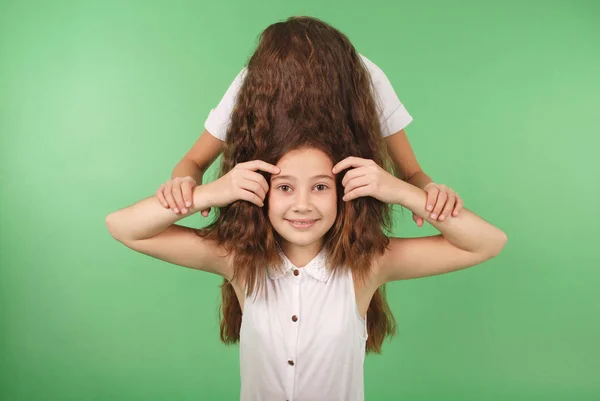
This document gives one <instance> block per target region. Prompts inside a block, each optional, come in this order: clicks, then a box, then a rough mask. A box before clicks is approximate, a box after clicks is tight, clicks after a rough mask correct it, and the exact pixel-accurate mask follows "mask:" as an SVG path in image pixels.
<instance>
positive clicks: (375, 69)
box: [358, 53, 385, 77]
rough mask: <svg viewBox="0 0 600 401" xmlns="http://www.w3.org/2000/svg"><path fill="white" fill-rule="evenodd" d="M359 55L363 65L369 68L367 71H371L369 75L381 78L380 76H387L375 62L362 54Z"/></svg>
mask: <svg viewBox="0 0 600 401" xmlns="http://www.w3.org/2000/svg"><path fill="white" fill-rule="evenodd" d="M358 55H359V56H360V58H361V60H362V62H363V64H364V65H365V67H366V68H367V71H369V74H370V75H371V77H379V76H380V75H384V76H385V73H384V72H383V70H382V69H381V67H379V66H378V65H377V64H375V63H374V62H373V61H371V60H370V59H368V58H367V57H365V56H364V55H362V54H360V53H359V54H358Z"/></svg>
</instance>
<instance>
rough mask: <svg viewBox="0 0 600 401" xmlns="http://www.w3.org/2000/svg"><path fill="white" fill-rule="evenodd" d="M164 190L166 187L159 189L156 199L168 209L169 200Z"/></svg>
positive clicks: (162, 186)
mask: <svg viewBox="0 0 600 401" xmlns="http://www.w3.org/2000/svg"><path fill="white" fill-rule="evenodd" d="M164 189H165V186H164V185H161V186H160V187H159V188H158V191H156V199H158V201H159V202H160V204H161V205H163V206H164V207H166V208H167V209H168V208H169V203H168V202H167V199H165V195H164V194H163V190H164Z"/></svg>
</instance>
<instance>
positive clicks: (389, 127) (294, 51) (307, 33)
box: [156, 17, 463, 227]
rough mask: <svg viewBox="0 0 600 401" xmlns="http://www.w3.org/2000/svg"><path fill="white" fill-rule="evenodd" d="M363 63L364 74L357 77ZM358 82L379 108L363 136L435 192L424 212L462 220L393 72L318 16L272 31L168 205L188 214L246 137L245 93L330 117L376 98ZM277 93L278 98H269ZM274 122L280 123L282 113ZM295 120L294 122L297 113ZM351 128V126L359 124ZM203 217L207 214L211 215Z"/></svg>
mask: <svg viewBox="0 0 600 401" xmlns="http://www.w3.org/2000/svg"><path fill="white" fill-rule="evenodd" d="M359 65H360V66H361V68H360V70H364V71H365V73H364V74H360V75H357V74H355V73H354V71H356V70H357V69H358V66H359ZM363 67H364V68H363ZM352 77H354V78H356V79H359V80H360V81H365V82H366V83H368V84H369V85H370V86H371V87H372V90H373V99H374V100H375V101H376V106H377V121H376V127H372V128H373V129H372V130H371V131H370V132H361V131H356V130H355V132H354V134H355V137H356V138H358V139H359V140H365V141H369V140H370V139H371V138H372V137H373V136H374V135H378V136H380V137H381V136H382V137H384V138H385V142H386V146H387V148H388V149H389V151H390V153H391V155H392V159H393V161H394V164H395V167H396V172H395V174H396V175H397V176H398V177H400V178H402V179H404V180H405V181H407V182H408V183H410V184H413V185H415V186H417V187H419V188H422V189H424V190H425V191H426V192H427V202H425V203H424V204H423V207H424V208H425V209H426V210H427V211H428V212H429V213H430V217H431V218H433V219H437V220H439V221H444V220H445V219H447V218H449V217H455V216H457V215H458V214H459V213H460V211H461V209H462V207H463V202H462V199H461V198H460V196H459V195H458V194H457V193H456V192H454V191H453V190H452V189H451V188H448V187H447V186H445V185H443V184H436V183H434V182H433V181H432V179H431V178H430V177H429V176H428V175H427V174H425V173H424V172H423V170H422V169H421V167H420V166H419V163H418V162H417V159H416V157H415V155H414V153H413V151H412V148H411V145H410V143H409V141H408V139H407V137H406V133H405V132H404V128H405V127H406V126H407V125H408V124H409V123H410V122H411V121H412V116H411V115H410V114H409V113H408V112H407V110H406V108H405V107H404V105H403V104H402V103H401V102H400V100H399V99H398V97H397V96H396V93H395V91H394V89H393V87H392V85H391V84H390V82H389V80H388V78H387V77H386V75H385V73H384V72H383V71H382V70H381V69H380V68H379V67H378V66H377V65H375V63H373V62H372V61H370V60H369V59H367V58H366V57H365V56H363V55H361V54H359V53H357V52H356V50H355V48H354V46H353V45H352V43H351V42H350V41H349V40H348V38H347V37H346V36H345V35H344V34H343V33H341V32H340V31H338V30H337V29H335V28H333V27H332V26H330V25H328V24H326V23H325V22H323V21H320V20H318V19H316V18H311V17H291V18H289V19H287V20H286V21H283V22H278V23H275V24H273V25H271V26H269V27H267V29H265V31H264V32H263V33H262V34H261V37H260V42H259V44H258V47H257V49H256V51H255V53H254V54H253V56H252V58H251V59H250V61H249V63H248V66H247V67H246V68H244V69H243V70H242V71H241V72H240V73H239V74H238V75H237V77H236V78H235V79H234V81H233V82H232V83H231V85H230V87H229V89H228V90H227V91H226V93H225V95H224V96H223V98H222V99H221V101H220V102H219V104H218V106H217V107H216V108H215V109H213V110H212V111H211V112H210V115H209V116H208V119H207V120H206V123H205V128H206V129H205V131H204V132H203V133H202V134H201V135H200V137H199V139H198V140H197V141H196V143H195V144H194V145H193V147H192V148H191V149H190V150H189V151H188V152H187V154H186V155H185V156H184V157H183V158H182V160H181V161H180V162H179V163H178V164H177V165H176V166H175V168H174V169H173V172H172V175H171V178H172V179H171V180H169V181H167V182H166V183H164V184H162V185H161V186H160V188H159V189H158V190H157V192H156V195H157V197H158V199H159V200H160V202H161V204H162V205H163V206H164V207H166V208H170V209H171V210H173V212H175V213H183V214H186V213H187V206H186V204H187V203H189V202H190V201H191V195H192V190H193V189H194V187H195V186H196V185H197V184H201V183H202V176H203V174H204V172H205V171H206V169H208V167H209V166H210V164H211V163H212V162H213V161H214V160H215V159H216V158H217V156H218V155H219V154H220V153H221V152H222V150H223V148H224V142H226V141H227V140H229V141H233V140H235V136H238V135H244V134H246V133H244V132H242V131H240V130H243V129H244V128H243V127H240V126H236V124H235V123H233V122H232V119H231V117H232V115H233V114H234V113H235V110H234V105H235V102H236V99H238V98H239V97H243V96H245V95H244V92H245V91H246V90H248V89H249V88H250V89H252V90H259V91H260V90H267V91H271V92H276V96H278V97H281V98H287V99H288V104H291V102H292V101H295V100H298V98H299V97H301V98H302V99H304V101H307V100H309V101H310V102H311V104H312V105H314V106H315V107H313V108H312V109H311V110H310V112H312V113H315V115H326V114H327V113H328V112H329V110H331V109H332V106H333V105H334V104H335V103H339V104H342V105H345V106H349V104H348V103H352V100H351V98H352V97H355V96H368V95H367V93H370V92H371V89H369V90H368V91H362V92H359V93H355V92H353V90H354V89H356V85H358V86H359V87H362V86H363V82H354V83H352V84H349V83H348V81H349V80H350V79H351V78H352ZM271 95H275V94H274V93H269V96H271ZM354 103H355V104H356V102H354ZM295 106H296V107H295V110H296V111H297V110H304V112H305V114H306V113H308V112H309V110H307V109H306V105H305V104H303V103H302V102H299V103H298V104H296V105H295ZM334 108H335V107H334ZM360 112H361V110H355V109H354V110H353V109H350V108H346V110H345V115H343V116H339V117H344V118H346V117H348V119H349V120H352V119H356V118H357V116H356V113H360ZM346 114H347V115H348V116H346ZM271 117H272V118H277V115H276V114H273V115H272V116H271ZM290 118H293V113H292V114H290ZM348 124H350V125H351V121H349V122H348ZM255 128H258V129H261V127H255ZM375 128H376V129H375ZM351 129H353V128H352V127H351ZM332 135H337V133H336V132H334V133H332ZM202 214H203V215H204V216H207V215H208V210H205V211H203V212H202ZM413 220H414V221H415V223H416V224H417V225H418V226H419V227H421V226H422V225H423V219H422V218H421V217H419V215H417V214H413Z"/></svg>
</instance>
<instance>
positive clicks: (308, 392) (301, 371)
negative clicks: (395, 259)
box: [240, 250, 367, 401]
mask: <svg viewBox="0 0 600 401" xmlns="http://www.w3.org/2000/svg"><path fill="white" fill-rule="evenodd" d="M282 257H283V259H284V267H283V271H282V272H280V271H278V270H275V269H269V274H268V278H267V283H266V289H267V292H268V297H265V296H264V293H261V294H258V295H257V296H254V295H252V296H250V297H246V299H245V301H244V314H243V318H242V327H241V331H240V374H241V400H242V401H286V400H288V401H316V400H318V401H333V400H339V401H342V400H343V401H362V400H363V399H364V376H363V365H364V358H365V346H366V340H367V328H366V320H365V319H363V318H362V317H361V316H360V313H359V311H358V308H357V305H356V297H355V294H354V284H353V280H352V274H351V272H350V271H349V270H345V271H344V270H339V271H338V272H337V273H335V274H331V273H330V270H329V269H327V267H326V264H325V250H323V251H321V252H320V253H319V254H318V255H317V256H316V257H315V258H314V259H313V260H312V261H310V262H309V263H308V264H307V265H306V266H305V267H302V268H297V267H296V266H294V265H293V264H292V262H291V261H290V260H289V259H287V258H286V257H285V255H283V254H282Z"/></svg>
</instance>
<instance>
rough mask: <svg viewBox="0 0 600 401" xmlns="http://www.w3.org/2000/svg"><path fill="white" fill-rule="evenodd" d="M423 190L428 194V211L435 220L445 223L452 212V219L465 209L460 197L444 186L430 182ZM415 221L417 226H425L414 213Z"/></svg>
mask: <svg viewBox="0 0 600 401" xmlns="http://www.w3.org/2000/svg"><path fill="white" fill-rule="evenodd" d="M423 190H424V191H425V192H427V203H426V210H427V211H429V212H431V216H430V217H431V218H432V219H434V220H436V219H437V220H439V221H444V220H446V219H447V218H448V216H450V213H451V212H452V217H456V216H458V214H459V213H460V211H461V210H462V208H463V201H462V199H461V198H460V196H459V195H458V194H457V193H456V192H454V191H453V190H452V189H451V188H448V187H447V186H445V185H443V184H436V183H433V182H430V183H429V184H427V185H425V187H423ZM413 220H414V222H415V223H417V226H419V227H421V226H423V219H422V218H421V217H419V216H418V215H416V214H414V213H413Z"/></svg>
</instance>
